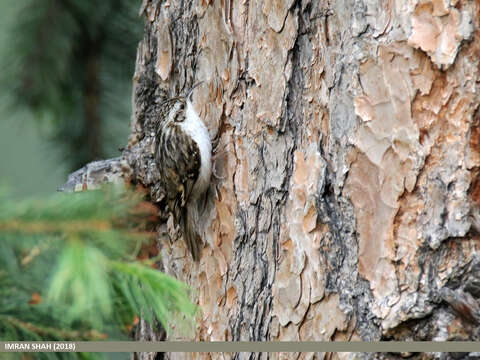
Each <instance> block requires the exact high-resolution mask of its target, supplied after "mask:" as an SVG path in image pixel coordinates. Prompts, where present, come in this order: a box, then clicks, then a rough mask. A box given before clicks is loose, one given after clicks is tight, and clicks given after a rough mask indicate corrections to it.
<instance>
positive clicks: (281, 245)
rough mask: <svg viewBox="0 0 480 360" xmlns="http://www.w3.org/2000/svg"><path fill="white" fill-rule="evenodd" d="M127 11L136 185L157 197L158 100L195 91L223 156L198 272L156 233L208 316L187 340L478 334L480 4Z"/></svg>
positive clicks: (168, 231)
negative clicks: (135, 25)
mask: <svg viewBox="0 0 480 360" xmlns="http://www.w3.org/2000/svg"><path fill="white" fill-rule="evenodd" d="M141 14H142V16H144V18H145V21H146V26H145V37H144V39H143V41H142V42H141V43H140V45H139V48H138V54H137V64H136V70H135V75H134V94H133V105H134V113H133V118H132V134H131V137H130V140H129V143H128V146H127V148H126V150H125V151H124V154H123V155H124V159H125V160H126V161H127V162H128V164H129V166H130V167H131V171H132V173H131V180H132V181H134V182H138V183H141V184H143V185H145V186H147V187H149V188H150V190H151V201H153V202H155V203H158V204H159V205H160V206H162V205H163V206H164V205H165V194H164V191H163V189H162V188H161V187H160V186H159V183H158V178H159V174H158V170H157V168H156V166H155V163H154V157H153V149H154V143H155V132H156V129H157V127H158V124H159V122H160V121H161V118H159V113H160V109H159V106H160V105H159V104H160V103H161V102H162V101H163V100H164V99H165V98H168V97H171V96H174V95H177V94H180V93H182V92H183V93H184V92H185V90H186V89H188V88H190V87H191V86H192V85H193V84H194V83H195V82H197V81H204V85H202V86H200V87H199V88H198V89H196V90H195V93H194V96H193V101H194V104H195V106H196V108H197V111H198V112H199V114H200V116H201V118H202V119H203V120H204V122H205V124H206V125H207V127H208V129H209V131H210V135H211V137H212V139H213V138H217V139H218V140H219V147H218V149H221V150H219V151H218V152H219V155H218V156H217V159H216V172H217V173H218V174H219V175H220V177H221V180H216V181H214V184H212V186H211V191H210V196H209V198H208V201H207V206H206V210H205V212H204V214H203V219H202V221H199V229H198V231H199V233H200V234H201V236H202V237H203V240H204V242H205V246H204V248H203V249H201V260H200V263H198V264H196V263H194V262H193V261H192V260H191V258H190V257H189V256H188V253H187V251H186V248H185V245H184V243H183V242H182V241H175V236H176V235H175V234H176V232H175V229H173V228H172V224H171V222H167V223H164V224H159V237H158V241H159V244H160V246H161V253H162V255H163V263H164V266H165V271H166V272H167V273H169V274H171V275H174V276H175V277H177V278H178V279H180V280H183V281H185V282H187V283H189V284H190V286H191V287H192V288H193V289H194V290H195V294H196V296H197V297H196V298H195V301H197V302H198V304H199V306H200V308H201V310H202V315H201V316H200V318H199V320H198V324H197V328H196V330H195V332H194V334H193V335H192V337H191V339H194V340H201V341H213V340H220V341H223V340H227V341H237V340H249V341H262V340H302V341H308V340H332V341H333V340H365V341H370V340H390V339H392V340H452V339H456V340H459V339H462V340H467V339H469V340H479V336H480V334H479V331H478V329H479V328H478V322H477V320H476V319H477V316H478V314H477V309H478V303H477V301H478V298H479V297H480V291H479V289H480V287H479V285H478V284H479V283H480V280H479V271H478V269H479V264H480V260H479V257H478V243H479V242H478V240H479V235H478V225H475V224H476V223H475V221H474V220H475V219H476V217H477V216H478V214H477V213H476V212H475V211H476V210H475V209H478V207H479V205H478V204H479V202H480V197H479V196H478V194H479V190H478V188H477V187H478V185H477V184H478V173H479V171H478V169H479V165H480V146H479V144H480V131H479V126H478V121H479V120H478V113H477V108H478V102H479V83H480V82H479V81H480V79H479V75H478V74H479V71H478V65H479V56H478V54H480V46H479V45H480V39H479V33H478V31H474V29H477V28H478V25H479V21H480V16H479V15H480V14H479V3H478V2H473V1H468V0H460V1H443V2H438V1H435V2H434V1H432V2H431V3H430V2H428V1H427V2H425V1H422V2H420V1H410V2H408V3H407V2H405V1H396V0H379V1H374V2H372V1H368V2H367V1H330V2H319V1H308V0H301V1H293V0H279V1H273V0H267V1H265V2H256V1H245V2H240V1H231V0H224V1H207V0H205V1H204V0H198V1H193V2H190V1H169V2H163V1H149V0H145V1H144V2H143V5H142V8H141ZM477 212H478V211H477ZM472 223H473V225H474V226H473V227H472ZM462 294H467V295H465V299H461V297H462ZM468 306H470V308H471V309H467V310H468V311H467V312H466V315H465V314H462V309H464V308H465V307H468ZM459 309H460V310H459ZM473 314H474V315H473ZM472 319H473V320H472ZM150 330H151V329H150ZM151 331H152V330H151ZM146 333H148V331H146V332H143V333H141V334H144V335H140V337H141V338H143V339H147V338H156V335H155V334H154V333H151V334H146ZM142 336H144V337H142ZM184 336H185V335H182V334H181V333H180V332H178V333H177V332H175V331H174V332H173V333H172V334H171V335H170V336H169V339H170V340H174V339H182V338H184ZM165 355H166V357H168V358H183V357H191V356H193V357H198V358H208V357H211V358H220V357H222V358H230V357H232V358H242V359H243V358H267V357H273V358H278V357H281V358H283V357H285V358H297V357H298V356H299V357H300V358H355V357H365V358H370V357H374V356H375V357H384V358H395V357H396V356H397V355H398V356H402V354H397V355H395V354H384V355H368V354H364V355H358V354H348V353H343V354H342V353H339V354H333V355H332V354H270V355H268V354H244V353H242V354H222V355H220V354H195V355H191V354H177V353H173V354H165ZM403 355H404V356H415V357H417V358H435V357H437V358H439V357H445V356H447V357H448V355H441V354H407V355H405V354H403ZM140 356H142V355H141V354H140ZM145 356H146V355H145ZM147 357H148V356H147ZM147 357H145V358H147Z"/></svg>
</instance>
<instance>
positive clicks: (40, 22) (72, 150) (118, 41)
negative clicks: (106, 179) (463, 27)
mask: <svg viewBox="0 0 480 360" xmlns="http://www.w3.org/2000/svg"><path fill="white" fill-rule="evenodd" d="M1 6H2V7H7V6H9V7H12V6H13V7H16V11H13V13H14V14H15V15H14V16H13V17H14V18H15V21H14V23H12V24H11V26H10V27H9V28H8V29H5V31H6V35H4V36H6V37H7V38H8V40H9V41H8V43H9V46H8V49H3V50H2V52H3V54H2V59H3V60H2V61H3V63H2V68H3V69H4V71H3V73H2V75H1V76H2V78H3V79H2V83H3V87H4V88H3V90H5V91H7V92H8V93H9V95H10V100H11V101H12V104H13V105H14V106H13V107H12V109H11V111H14V110H15V109H21V108H25V107H27V108H28V109H30V110H32V111H33V113H34V115H35V117H36V118H37V119H39V120H42V122H43V123H44V124H45V123H47V125H48V126H46V127H48V128H49V132H50V133H51V135H52V136H53V138H54V139H56V140H57V141H58V143H59V144H60V145H61V146H63V147H64V148H65V152H64V153H65V157H66V159H67V160H68V161H69V163H70V165H71V169H72V170H73V169H76V168H79V167H81V166H83V165H84V164H85V163H87V162H89V161H93V160H98V159H101V158H105V157H108V156H113V155H114V154H115V151H117V153H118V150H117V149H113V147H114V146H115V144H117V146H118V145H119V144H123V143H124V142H125V140H126V135H127V131H128V122H129V121H128V119H129V116H130V102H131V101H130V98H131V77H132V74H133V70H134V62H135V56H136V47H137V44H138V41H139V40H140V38H141V34H142V21H141V19H140V18H139V17H138V8H139V7H140V3H139V1H132V0H103V1H95V0H82V1H77V0H19V1H18V2H17V3H16V4H13V3H9V2H6V3H5V4H2V5H1ZM119 137H120V138H122V137H123V139H122V140H121V141H119V139H118V138H119Z"/></svg>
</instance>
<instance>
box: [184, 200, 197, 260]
mask: <svg viewBox="0 0 480 360" xmlns="http://www.w3.org/2000/svg"><path fill="white" fill-rule="evenodd" d="M192 210H194V209H192V207H189V208H187V207H184V208H183V214H182V216H181V217H180V219H181V220H180V221H181V225H182V231H183V239H184V241H185V244H186V245H187V248H188V250H190V253H191V254H192V258H193V260H194V261H199V260H200V244H201V240H200V236H198V234H197V232H196V230H195V218H194V215H195V214H193V213H192ZM193 212H194V211H193Z"/></svg>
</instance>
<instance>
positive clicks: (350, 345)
mask: <svg viewBox="0 0 480 360" xmlns="http://www.w3.org/2000/svg"><path fill="white" fill-rule="evenodd" d="M7 344H8V345H7ZM12 344H18V345H17V346H12ZM27 344H30V345H28V346H27ZM48 344H50V345H48ZM39 345H40V346H39ZM42 345H44V346H42ZM13 347H16V348H17V349H13ZM26 347H29V349H26ZM42 347H43V348H44V349H41V348H42ZM39 349H40V350H39ZM72 351H75V352H150V351H152V352H153V351H156V352H480V342H474V341H448V342H434V341H410V342H402V341H379V342H360V341H352V342H314V341H311V342H310V341H307V342H294V341H292V342H289V341H278V342H274V341H268V342H247V341H245V342H242V341H240V342H223V341H212V342H188V341H158V342H153V341H80V342H69V341H3V342H0V352H72Z"/></svg>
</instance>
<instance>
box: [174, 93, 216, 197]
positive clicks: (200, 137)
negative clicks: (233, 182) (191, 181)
mask: <svg viewBox="0 0 480 360" xmlns="http://www.w3.org/2000/svg"><path fill="white" fill-rule="evenodd" d="M180 124H181V126H182V130H183V131H184V132H185V133H187V134H188V135H190V136H191V137H192V139H193V140H194V141H195V142H196V143H197V145H198V148H199V149H200V159H201V165H200V173H199V174H198V178H197V181H196V182H195V185H194V186H193V189H192V193H191V196H192V197H193V198H197V197H198V196H200V195H201V194H203V193H204V192H205V191H206V190H207V188H208V186H209V184H210V177H211V174H212V159H211V158H212V143H211V141H210V135H209V133H208V130H207V127H206V126H205V124H204V123H203V122H202V120H201V119H200V117H199V116H198V114H197V112H196V111H195V109H194V107H193V104H192V102H191V101H190V100H188V99H187V109H186V113H185V120H184V121H182V122H181V123H180Z"/></svg>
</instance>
